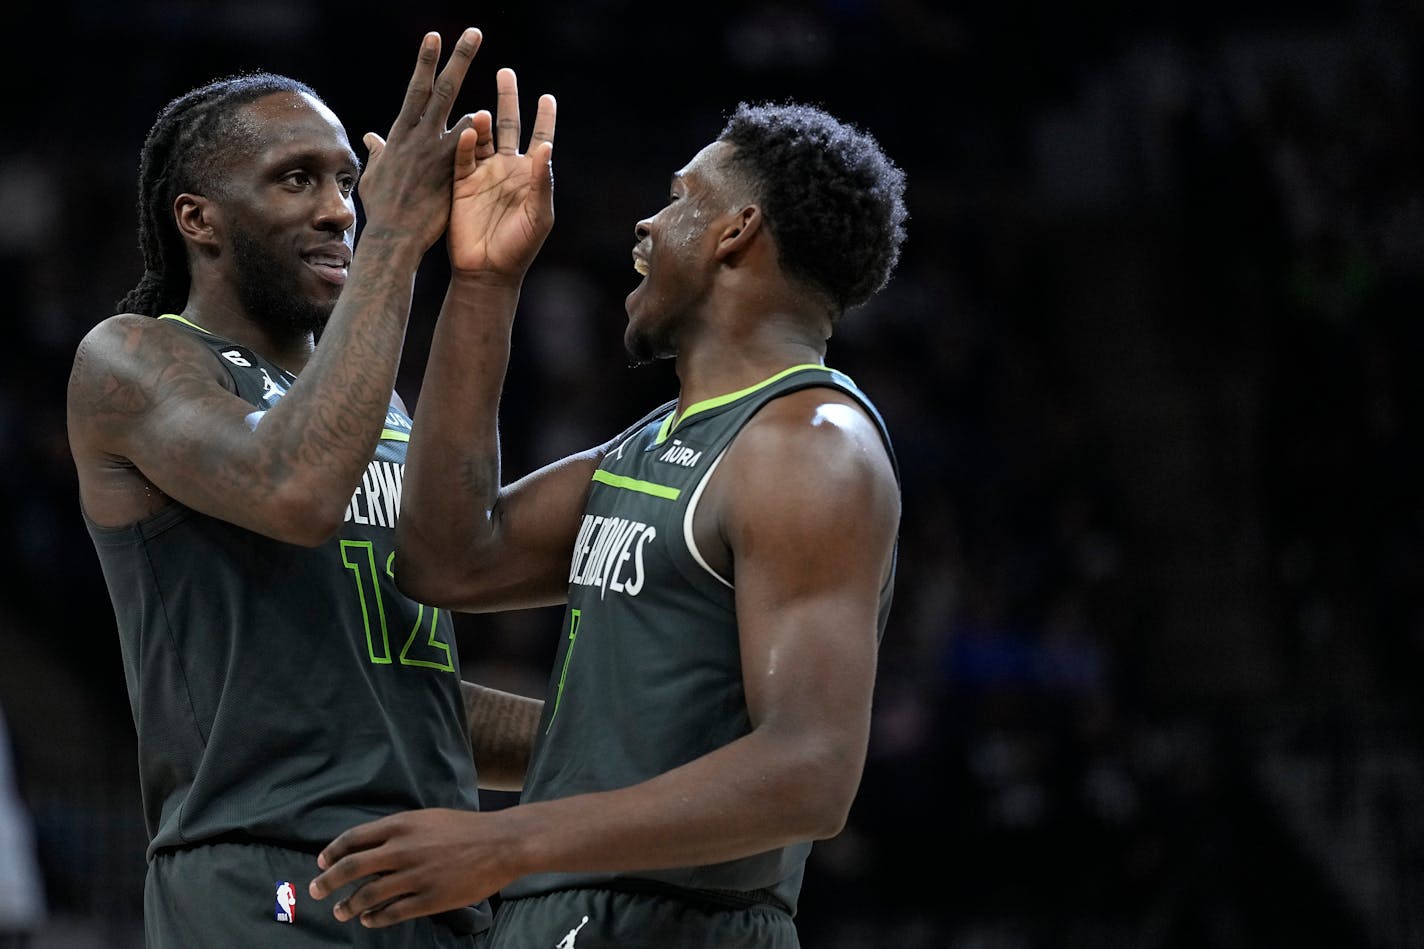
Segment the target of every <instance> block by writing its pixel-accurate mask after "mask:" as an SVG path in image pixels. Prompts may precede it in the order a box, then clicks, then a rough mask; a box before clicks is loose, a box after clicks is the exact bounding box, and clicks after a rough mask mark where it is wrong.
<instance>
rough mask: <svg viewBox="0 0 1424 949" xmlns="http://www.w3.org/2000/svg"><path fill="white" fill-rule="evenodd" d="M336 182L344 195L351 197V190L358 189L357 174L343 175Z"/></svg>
mask: <svg viewBox="0 0 1424 949" xmlns="http://www.w3.org/2000/svg"><path fill="white" fill-rule="evenodd" d="M336 183H337V185H339V186H340V188H341V194H342V196H343V197H347V198H349V197H351V192H353V191H355V190H356V176H355V175H341V176H340V177H338V178H337V179H336Z"/></svg>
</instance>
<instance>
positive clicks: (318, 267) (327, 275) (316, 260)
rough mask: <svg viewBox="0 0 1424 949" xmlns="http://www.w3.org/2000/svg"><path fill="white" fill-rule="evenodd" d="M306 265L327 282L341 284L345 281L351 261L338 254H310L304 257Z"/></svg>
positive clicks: (349, 270)
mask: <svg viewBox="0 0 1424 949" xmlns="http://www.w3.org/2000/svg"><path fill="white" fill-rule="evenodd" d="M303 260H305V261H306V264H307V266H308V267H310V268H311V269H312V270H315V271H316V272H317V274H318V275H319V276H320V277H321V278H322V279H323V280H326V281H327V282H329V283H336V284H342V283H345V282H346V277H347V274H349V273H350V272H351V262H350V260H348V259H347V258H345V257H343V256H341V255H340V254H311V255H309V256H307V257H304V258H303Z"/></svg>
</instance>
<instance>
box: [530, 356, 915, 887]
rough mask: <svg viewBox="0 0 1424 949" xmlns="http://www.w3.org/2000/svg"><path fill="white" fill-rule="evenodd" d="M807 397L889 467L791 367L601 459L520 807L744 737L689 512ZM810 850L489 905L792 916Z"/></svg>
mask: <svg viewBox="0 0 1424 949" xmlns="http://www.w3.org/2000/svg"><path fill="white" fill-rule="evenodd" d="M812 386H821V387H830V388H834V389H839V390H840V391H842V392H845V393H848V394H849V395H851V396H852V397H853V398H855V399H856V400H857V401H858V402H859V403H860V404H861V405H862V406H863V407H864V408H865V410H866V411H867V413H869V415H870V416H871V418H873V419H874V420H875V423H876V424H877V426H878V427H879V428H880V433H881V437H882V439H883V440H884V442H885V448H886V451H887V452H891V447H890V439H889V435H888V433H887V432H886V429H885V424H884V422H883V420H881V418H880V415H879V413H878V412H877V411H876V409H875V408H874V406H873V405H871V403H870V402H869V400H868V399H867V398H866V397H865V395H864V394H862V393H861V392H860V390H859V389H858V388H856V386H855V385H854V383H852V382H851V380H850V379H849V378H847V377H846V376H845V375H843V374H841V373H839V372H836V371H834V370H830V369H827V368H825V367H823V366H818V365H806V366H794V367H792V368H790V369H788V370H786V371H784V372H782V373H779V374H778V375H776V376H773V377H772V378H771V379H768V380H767V381H765V382H763V383H761V384H759V385H757V386H752V387H751V388H749V389H745V390H742V391H740V392H735V393H732V394H730V395H727V396H724V397H722V398H719V399H712V400H708V401H707V402H704V403H700V404H698V405H695V406H692V407H691V409H690V410H689V411H688V412H687V413H686V415H685V416H684V418H683V419H682V420H681V421H680V422H679V424H678V425H677V426H676V427H675V428H674V427H673V426H672V422H673V417H672V411H673V409H674V408H675V403H669V404H668V405H665V406H663V407H662V408H660V409H659V410H658V411H656V412H654V413H653V414H652V415H650V416H648V417H647V418H646V419H645V420H644V421H643V422H640V423H639V424H638V425H636V426H634V427H633V428H632V429H630V430H629V431H628V432H626V433H625V434H624V437H623V438H622V440H621V441H620V443H619V444H618V445H617V447H616V448H615V449H613V450H611V451H610V452H609V453H608V454H607V455H606V456H605V457H604V459H603V461H602V462H601V463H600V465H599V468H598V470H597V471H596V472H595V473H594V476H593V484H592V485H591V487H590V491H589V497H588V502H587V504H586V506H585V508H584V514H583V521H582V526H581V529H580V531H579V534H578V539H577V541H576V543H575V545H574V551H573V561H572V564H571V566H570V575H569V601H568V609H567V611H566V612H565V615H564V626H563V629H562V633H561V636H560V646H559V649H558V652H557V655H556V658H555V663H554V668H553V671H552V674H551V677H550V682H549V691H548V694H547V696H546V700H545V703H544V712H543V717H542V720H541V721H540V731H539V737H538V744H537V747H536V749H535V756H534V759H533V761H532V762H531V764H530V769H529V773H528V776H527V777H526V780H525V786H524V792H523V796H522V800H524V801H541V800H550V799H554V798H563V797H568V796H570V795H574V794H580V793H583V792H589V791H601V790H609V789H613V788H620V787H626V786H628V785H631V784H635V783H637V782H640V781H644V780H647V779H649V778H651V777H653V776H654V775H657V774H661V773H663V772H665V771H669V770H671V769H673V768H675V767H677V766H678V765H681V764H685V763H686V762H688V761H690V760H692V759H694V758H698V757H701V756H702V755H704V754H707V753H709V752H711V751H713V750H715V749H717V748H719V747H721V746H723V745H726V744H729V743H730V742H732V741H734V740H736V739H737V738H740V737H741V736H743V735H745V734H747V733H748V732H749V731H750V730H751V722H750V718H749V716H748V712H747V704H746V695H745V693H744V691H743V687H742V668H741V653H740V646H739V643H738V636H737V620H736V609H735V603H734V592H733V588H732V586H731V585H729V584H728V583H727V582H726V581H725V580H723V579H722V578H720V577H719V576H718V575H716V574H714V573H713V571H712V570H711V569H710V568H709V567H707V566H706V564H705V563H704V562H703V561H702V559H701V557H700V555H699V553H698V552H697V550H696V549H695V548H694V547H693V545H692V543H691V537H692V519H693V512H694V509H695V506H696V504H697V499H698V497H699V495H700V494H701V492H702V489H703V487H704V485H705V484H706V482H707V479H708V477H709V475H710V474H711V473H712V471H713V469H714V468H715V467H716V465H717V463H718V461H719V460H720V459H721V457H722V454H723V452H724V451H725V450H726V448H727V446H728V444H730V443H731V441H732V439H733V438H734V437H735V436H736V434H737V432H738V431H740V430H741V428H742V427H743V425H745V424H746V422H747V421H748V420H749V419H750V418H751V417H752V416H753V415H754V414H755V413H756V412H757V411H758V410H759V409H760V408H761V407H762V406H764V405H765V404H766V403H767V402H769V401H771V400H772V399H775V398H778V397H780V396H783V395H786V394H787V393H789V392H793V391H796V390H798V389H804V388H807V387H812ZM891 462H892V464H893V463H894V455H893V452H891ZM896 477H897V478H898V473H897V475H896ZM789 487H790V489H791V490H794V486H789ZM846 514H847V516H854V512H852V511H847V512H846ZM892 586H893V575H892V577H891V578H890V580H888V581H887V582H886V584H885V586H884V588H883V589H882V590H881V603H880V616H879V634H881V635H883V633H884V630H885V621H886V619H887V617H888V615H889V608H890V598H891V590H892ZM810 850H811V844H810V843H809V842H806V843H803V844H797V845H794V846H789V847H783V848H781V849H778V850H773V851H770V852H767V853H762V854H757V855H754V856H749V857H745V858H741V859H737V860H732V861H728V862H724V863H719V864H716V865H711V866H693V867H683V868H679V869H671V870H657V871H648V872H638V873H628V874H609V873H542V874H535V875H533V876H528V877H524V878H521V879H519V880H516V881H514V883H512V884H510V885H509V886H507V887H505V889H504V890H503V891H502V893H503V894H504V895H505V896H507V897H520V896H530V895H534V894H538V893H545V892H549V891H552V890H559V889H566V888H570V887H596V888H610V889H619V888H624V889H633V890H648V889H652V890H654V891H658V892H671V893H674V894H676V893H678V892H682V893H684V894H685V895H686V896H687V897H688V898H689V899H695V900H703V901H705V900H706V899H707V898H709V897H711V898H712V899H713V900H714V901H715V900H716V899H717V898H719V897H721V898H726V899H728V900H730V901H731V902H732V903H733V904H735V903H737V902H768V903H772V904H773V905H778V904H779V905H781V906H782V907H784V908H785V909H787V910H788V911H790V912H793V913H794V912H795V909H796V903H797V898H798V896H799V893H800V889H801V879H802V875H803V872H804V869H805V862H806V857H807V855H808V854H809V853H810Z"/></svg>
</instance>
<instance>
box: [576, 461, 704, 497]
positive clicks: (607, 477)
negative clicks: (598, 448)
mask: <svg viewBox="0 0 1424 949" xmlns="http://www.w3.org/2000/svg"><path fill="white" fill-rule="evenodd" d="M593 480H594V481H597V482H599V483H600V484H606V485H608V486H609V487H611V488H622V489H623V490H624V491H637V492H638V493H639V494H651V495H652V496H653V497H655V498H666V499H667V500H669V501H676V500H677V499H678V497H679V496H681V494H682V489H681V488H673V487H669V486H668V485H665V484H654V483H653V482H651V481H639V480H638V479H637V478H628V477H625V476H623V475H616V474H609V473H608V472H606V471H604V470H603V469H602V468H600V469H598V470H597V471H595V472H594V473H593Z"/></svg>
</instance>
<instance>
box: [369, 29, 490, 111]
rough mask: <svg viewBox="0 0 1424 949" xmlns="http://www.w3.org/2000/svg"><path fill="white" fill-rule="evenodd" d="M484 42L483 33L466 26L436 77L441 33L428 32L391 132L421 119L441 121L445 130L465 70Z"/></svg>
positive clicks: (421, 45)
mask: <svg viewBox="0 0 1424 949" xmlns="http://www.w3.org/2000/svg"><path fill="white" fill-rule="evenodd" d="M483 41H484V34H483V33H481V32H480V31H479V30H478V29H476V28H475V27H469V28H468V29H466V30H465V31H464V32H463V33H461V34H460V38H459V39H458V40H457V41H456V42H455V49H454V50H453V51H452V52H451V53H450V59H449V61H448V62H447V63H446V64H445V68H443V69H441V70H440V75H439V76H436V74H435V67H436V65H437V64H438V63H439V62H440V34H439V33H436V32H433V31H432V32H430V33H426V34H425V36H424V37H423V38H422V39H421V41H420V54H419V55H418V56H417V57H416V60H415V72H414V73H412V74H411V77H410V84H409V85H408V86H406V90H405V100H404V101H403V102H402V103H401V109H400V113H399V114H397V115H396V120H395V122H393V123H392V124H391V131H392V132H395V130H396V129H397V128H401V127H410V126H414V125H418V124H419V123H420V122H421V121H428V122H433V123H434V122H438V123H439V125H440V128H441V130H442V131H443V130H444V128H445V122H446V120H447V119H449V117H450V110H451V108H452V107H453V106H454V104H455V97H456V96H457V95H459V93H460V86H461V84H463V83H464V81H465V73H466V72H468V71H469V68H470V62H471V60H473V59H474V58H475V53H476V52H477V51H478V50H479V48H480V43H481V42H483ZM387 137H389V136H387Z"/></svg>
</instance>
